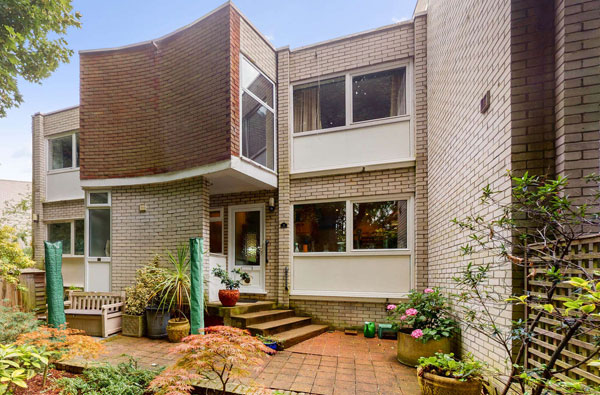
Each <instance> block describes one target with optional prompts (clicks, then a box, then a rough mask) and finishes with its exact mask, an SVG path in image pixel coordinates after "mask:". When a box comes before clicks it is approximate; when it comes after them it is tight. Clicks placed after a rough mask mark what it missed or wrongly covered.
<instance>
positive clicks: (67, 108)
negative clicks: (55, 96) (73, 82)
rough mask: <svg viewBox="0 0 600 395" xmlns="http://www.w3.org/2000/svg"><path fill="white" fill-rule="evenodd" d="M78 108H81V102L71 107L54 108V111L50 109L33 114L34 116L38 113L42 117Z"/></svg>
mask: <svg viewBox="0 0 600 395" xmlns="http://www.w3.org/2000/svg"><path fill="white" fill-rule="evenodd" d="M76 108H79V104H75V105H74V106H69V107H64V108H60V109H58V110H54V111H48V112H36V113H35V114H33V115H32V116H36V115H41V116H42V117H46V116H48V115H54V114H58V113H59V112H64V111H69V110H74V109H76Z"/></svg>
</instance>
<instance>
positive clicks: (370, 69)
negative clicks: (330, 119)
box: [288, 59, 413, 137]
mask: <svg viewBox="0 0 600 395" xmlns="http://www.w3.org/2000/svg"><path fill="white" fill-rule="evenodd" d="M399 68H404V70H405V78H406V84H405V89H406V92H405V94H406V114H403V115H396V116H392V117H386V118H377V119H369V120H366V121H357V122H354V121H353V120H352V117H353V103H352V79H353V78H354V77H356V76H360V75H365V74H371V73H377V72H381V71H388V70H394V69H399ZM341 76H344V78H345V84H344V89H345V92H344V95H345V112H346V124H345V125H343V126H336V127H333V128H326V129H317V130H310V131H306V132H296V131H295V130H294V88H295V87H297V86H300V85H304V84H307V83H310V82H315V81H320V80H328V79H331V78H336V77H341ZM289 103H290V109H289V114H290V115H289V124H288V125H289V129H290V130H291V131H292V133H291V134H292V135H293V136H294V137H301V136H310V135H313V134H321V133H331V132H339V131H343V130H348V129H354V128H361V127H365V126H372V125H380V124H386V123H394V122H399V121H404V120H410V119H412V116H413V115H412V114H413V95H412V61H411V60H410V59H407V60H402V61H398V62H393V63H385V64H380V65H375V66H367V67H361V68H358V69H354V70H348V71H344V72H339V73H332V74H326V75H321V76H318V77H313V78H308V79H304V80H299V81H295V82H294V83H292V84H290V92H289Z"/></svg>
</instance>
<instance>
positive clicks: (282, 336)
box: [273, 324, 328, 348]
mask: <svg viewBox="0 0 600 395" xmlns="http://www.w3.org/2000/svg"><path fill="white" fill-rule="evenodd" d="M327 328H328V326H327V325H317V324H310V325H305V326H302V327H299V328H294V329H290V330H288V331H284V332H280V333H277V334H275V335H273V338H275V339H277V341H279V343H280V344H281V346H282V347H283V348H288V347H291V346H293V345H294V344H298V343H300V342H303V341H304V340H308V339H310V338H312V337H315V336H318V335H320V334H321V333H324V332H326V331H327Z"/></svg>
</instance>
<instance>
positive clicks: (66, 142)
mask: <svg viewBox="0 0 600 395" xmlns="http://www.w3.org/2000/svg"><path fill="white" fill-rule="evenodd" d="M78 167H79V133H71V134H68V135H66V136H60V137H53V138H49V139H48V169H49V170H60V169H76V168H78Z"/></svg>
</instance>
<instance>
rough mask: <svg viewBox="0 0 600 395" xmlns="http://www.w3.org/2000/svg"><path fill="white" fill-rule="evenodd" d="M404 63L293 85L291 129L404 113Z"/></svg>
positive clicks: (373, 118)
mask: <svg viewBox="0 0 600 395" xmlns="http://www.w3.org/2000/svg"><path fill="white" fill-rule="evenodd" d="M406 70H407V68H406V66H402V67H396V68H393V69H388V70H381V71H374V72H370V73H362V74H356V73H347V74H345V75H343V76H339V77H335V78H328V79H324V80H319V81H315V82H310V83H305V84H300V85H295V86H294V88H293V118H294V122H293V124H294V133H302V132H309V131H313V130H324V129H329V128H335V127H342V126H348V125H351V124H353V123H356V122H363V121H373V120H377V119H386V118H392V117H397V116H402V115H406V114H407V103H406V98H407V88H406V81H407V79H406V78H407V77H406Z"/></svg>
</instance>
